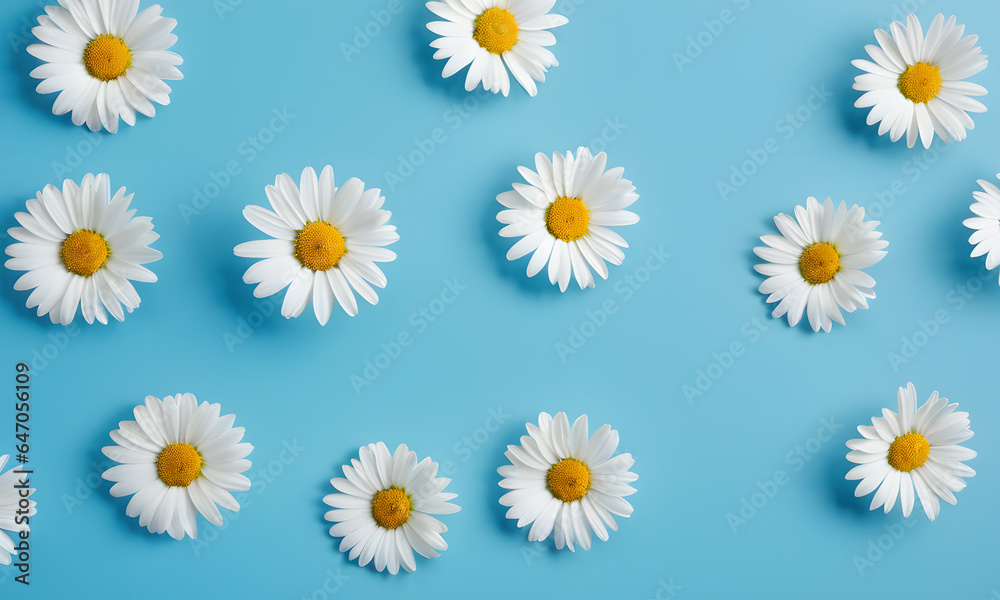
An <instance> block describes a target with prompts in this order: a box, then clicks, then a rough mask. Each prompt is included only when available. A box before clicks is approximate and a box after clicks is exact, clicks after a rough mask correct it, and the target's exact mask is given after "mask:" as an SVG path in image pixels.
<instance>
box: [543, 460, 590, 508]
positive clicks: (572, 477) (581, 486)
mask: <svg viewBox="0 0 1000 600" xmlns="http://www.w3.org/2000/svg"><path fill="white" fill-rule="evenodd" d="M545 481H546V483H548V484H549V491H550V492H552V495H553V496H555V497H556V498H558V499H559V500H562V501H563V502H572V501H574V500H579V499H580V498H583V497H584V496H586V495H587V490H589V489H590V469H588V468H587V465H585V464H583V463H582V462H580V461H578V460H576V459H575V458H564V459H562V460H560V461H559V462H557V463H556V464H554V465H552V468H550V469H549V472H548V473H547V474H546V475H545Z"/></svg>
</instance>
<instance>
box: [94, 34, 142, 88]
mask: <svg viewBox="0 0 1000 600" xmlns="http://www.w3.org/2000/svg"><path fill="white" fill-rule="evenodd" d="M83 66H85V67H87V72H88V73H90V75H91V76H92V77H94V78H95V79H100V80H101V81H113V80H115V79H118V78H119V77H121V76H122V75H124V74H125V72H126V71H128V70H129V67H131V66H132V51H131V50H129V48H128V46H126V45H125V40H123V39H122V38H120V37H118V36H116V35H111V34H110V33H102V34H101V35H99V36H97V37H96V38H94V39H92V40H90V43H89V44H87V47H86V48H84V50H83Z"/></svg>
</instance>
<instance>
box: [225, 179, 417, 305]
mask: <svg viewBox="0 0 1000 600" xmlns="http://www.w3.org/2000/svg"><path fill="white" fill-rule="evenodd" d="M364 188H365V184H364V182H362V181H361V180H359V179H357V178H355V177H352V178H350V179H348V180H347V182H346V183H344V185H343V187H341V188H339V189H338V188H337V187H336V186H334V180H333V167H331V166H327V167H326V168H324V169H323V172H322V173H320V175H319V177H316V172H315V171H314V170H313V169H312V167H306V169H305V170H304V171H302V178H301V180H300V182H299V187H296V186H295V182H294V181H292V178H291V177H289V176H288V174H287V173H282V174H281V175H278V177H277V178H276V179H275V181H274V185H269V186H267V187H266V188H265V189H264V191H265V192H266V193H267V199H268V200H270V202H271V208H273V209H274V211H270V210H267V209H266V208H261V207H259V206H248V207H246V209H245V210H244V211H243V216H244V217H246V219H247V221H249V222H250V224H251V225H253V226H254V227H256V228H257V229H259V230H260V231H262V232H264V233H265V234H267V235H269V236H271V237H272V238H274V239H269V240H257V241H253V242H245V243H243V244H240V245H238V246H236V248H235V250H234V251H235V253H236V256H242V257H245V258H260V259H263V260H260V261H258V262H256V263H254V264H253V265H252V266H251V267H250V268H249V269H247V272H246V274H244V275H243V281H244V282H245V283H249V284H258V285H257V287H256V288H255V289H254V291H253V295H254V296H256V297H258V298H264V297H267V296H270V295H272V294H276V293H277V292H279V291H281V290H282V289H283V288H285V287H286V286H288V291H287V292H286V293H285V300H284V302H282V304H281V315H282V316H283V317H285V318H292V317H297V316H299V315H300V314H302V311H303V310H305V307H306V305H307V304H309V301H310V300H312V303H313V310H314V312H315V313H316V319H317V320H319V323H320V325H326V322H327V321H328V320H329V318H330V312H331V311H332V310H333V305H334V304H335V303H336V304H340V307H341V308H343V309H344V312H346V313H347V314H349V315H351V316H352V317H353V316H355V315H356V314H358V303H357V300H356V299H355V297H354V292H357V293H358V294H359V295H360V296H361V297H362V298H364V299H365V300H367V301H368V302H369V303H370V304H377V303H378V295H377V294H376V293H375V290H373V289H372V287H371V286H372V285H374V286H376V287H379V288H384V287H385V284H386V278H385V275H384V274H383V273H382V270H381V269H379V268H378V267H377V266H376V265H375V263H376V262H389V261H392V260H395V259H396V253H395V252H393V251H391V250H388V249H386V248H383V246H388V245H389V244H391V243H393V242H395V241H397V240H398V239H399V235H398V234H396V227H395V226H394V225H387V224H386V222H387V221H388V220H389V217H390V216H391V214H392V213H390V212H389V211H387V210H382V203H383V202H385V198H384V197H383V196H382V190H380V189H378V188H372V189H369V190H365V189H364ZM369 284H370V285H369Z"/></svg>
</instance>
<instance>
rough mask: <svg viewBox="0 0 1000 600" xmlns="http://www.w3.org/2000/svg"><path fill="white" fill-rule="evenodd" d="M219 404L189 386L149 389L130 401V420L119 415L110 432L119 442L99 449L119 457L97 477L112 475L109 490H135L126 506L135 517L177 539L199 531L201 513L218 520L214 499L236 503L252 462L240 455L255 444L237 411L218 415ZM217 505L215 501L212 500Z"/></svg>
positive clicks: (233, 505) (225, 505)
mask: <svg viewBox="0 0 1000 600" xmlns="http://www.w3.org/2000/svg"><path fill="white" fill-rule="evenodd" d="M220 411H221V407H220V406H219V405H218V404H209V403H208V402H202V403H201V404H198V401H197V400H196V399H195V397H194V396H193V395H191V394H177V395H176V396H164V398H163V400H160V399H159V398H155V397H153V396H146V402H145V404H141V405H139V406H137V407H135V410H134V411H133V412H134V414H135V421H122V422H120V423H119V424H118V429H115V430H114V431H112V432H111V439H112V440H114V441H115V443H116V444H117V445H116V446H105V447H104V448H103V449H102V451H103V452H104V455H105V456H107V457H108V458H110V459H111V460H113V461H115V462H118V463H122V464H120V465H117V466H114V467H111V468H110V469H108V470H107V471H105V472H104V474H103V475H102V477H104V479H107V480H108V481H113V482H115V485H113V486H112V487H111V495H112V496H115V497H116V498H117V497H121V496H130V495H132V494H135V495H134V496H132V499H131V500H129V503H128V507H126V509H125V514H127V515H128V516H130V517H139V525H140V526H142V527H146V528H148V529H149V531H150V533H163V532H167V533H168V534H170V537H172V538H174V539H175V540H180V539H183V538H184V535H185V534H187V535H188V536H190V537H191V538H192V539H193V538H197V537H198V513H201V515H202V516H203V517H205V518H206V519H208V521H209V522H210V523H212V524H213V525H220V526H221V525H222V515H221V514H220V513H219V508H218V506H222V507H223V508H227V509H229V510H232V511H238V510H239V509H240V505H239V503H238V502H237V501H236V499H235V498H233V495H232V494H231V493H230V492H245V491H246V490H249V489H250V480H249V479H247V478H246V477H245V476H243V475H241V474H240V473H243V472H244V471H246V470H247V469H249V468H250V461H249V460H247V459H246V458H245V457H246V456H247V455H248V454H250V451H251V450H253V446H251V445H250V444H248V443H246V442H241V441H240V440H242V439H243V428H242V427H233V422H234V421H235V420H236V416H235V415H226V416H219V414H220ZM217 505H218V506H217Z"/></svg>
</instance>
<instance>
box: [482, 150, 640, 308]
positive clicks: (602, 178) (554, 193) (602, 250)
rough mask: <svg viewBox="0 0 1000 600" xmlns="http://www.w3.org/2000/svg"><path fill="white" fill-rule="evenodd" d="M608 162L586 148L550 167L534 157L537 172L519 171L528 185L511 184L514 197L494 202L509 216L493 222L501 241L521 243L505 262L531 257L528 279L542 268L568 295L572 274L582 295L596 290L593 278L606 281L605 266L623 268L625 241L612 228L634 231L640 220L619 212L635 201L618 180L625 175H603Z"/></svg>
mask: <svg viewBox="0 0 1000 600" xmlns="http://www.w3.org/2000/svg"><path fill="white" fill-rule="evenodd" d="M607 161H608V157H607V155H606V154H604V153H603V152H601V153H600V154H598V155H597V156H591V154H590V150H588V149H587V148H584V147H580V148H579V149H577V155H576V157H574V156H573V153H572V152H567V153H566V154H565V155H563V154H560V153H558V152H556V153H554V154H553V155H552V160H551V161H550V160H549V158H548V157H547V156H545V155H544V154H542V153H540V152H539V153H538V154H536V155H535V168H536V169H537V170H538V171H537V172H535V171H532V170H531V169H529V168H527V167H518V168H517V170H518V172H520V173H521V176H522V177H524V179H525V181H527V182H528V184H527V185H525V184H523V183H515V184H514V189H513V191H509V192H504V193H502V194H500V195H499V196H497V201H499V202H500V204H502V205H504V206H506V207H507V208H508V209H510V210H504V211H501V212H500V213H499V214H498V215H497V220H498V221H500V222H501V223H504V224H506V225H507V226H506V227H504V228H503V229H501V230H500V235H501V236H503V237H521V239H520V240H518V241H517V243H516V244H514V245H513V246H512V247H511V249H510V250H509V251H508V252H507V259H508V260H517V259H519V258H521V257H522V256H524V255H526V254H528V253H529V252H534V254H533V255H532V256H531V260H530V261H529V262H528V277H534V276H535V275H536V274H537V273H538V272H539V271H541V270H542V267H544V266H545V263H548V265H549V281H550V282H552V283H553V284H555V283H556V282H558V283H559V289H560V290H561V291H563V292H565V291H566V286H568V285H569V279H570V274H572V275H573V276H575V277H576V282H577V284H579V286H580V289H583V288H586V287H594V275H593V273H591V269H593V270H594V271H596V272H597V274H598V275H600V276H601V278H602V279H607V278H608V267H607V265H605V264H604V261H608V262H610V263H611V264H614V265H620V264H622V260H624V258H625V253H624V252H622V251H621V250H620V249H619V248H618V247H619V246H621V247H622V248H628V244H627V243H626V242H625V240H624V239H622V237H621V236H620V235H618V234H617V233H615V232H614V231H613V230H611V229H610V228H611V227H617V226H619V225H632V224H634V223H637V222H638V221H639V217H638V216H637V215H635V214H634V213H631V212H629V211H627V210H622V209H624V208H625V207H627V206H629V205H630V204H632V203H633V202H635V201H636V200H638V199H639V196H638V194H636V193H634V192H635V186H633V185H632V182H631V181H629V180H628V179H624V178H622V175H623V174H624V173H625V169H623V168H621V167H616V168H614V169H611V170H610V171H607V172H605V171H604V167H605V165H606V164H607Z"/></svg>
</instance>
